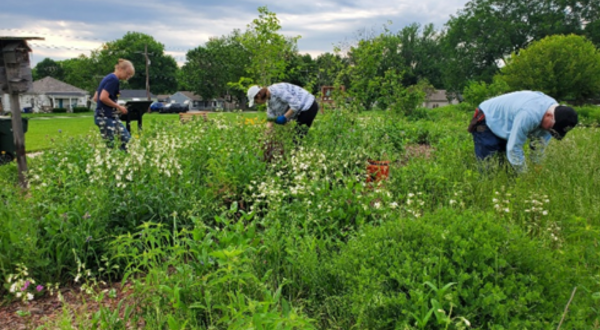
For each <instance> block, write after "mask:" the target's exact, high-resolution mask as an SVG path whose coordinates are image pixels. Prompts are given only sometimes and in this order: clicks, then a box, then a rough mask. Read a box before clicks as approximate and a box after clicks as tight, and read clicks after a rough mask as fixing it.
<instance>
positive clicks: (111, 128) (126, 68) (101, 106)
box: [93, 59, 135, 150]
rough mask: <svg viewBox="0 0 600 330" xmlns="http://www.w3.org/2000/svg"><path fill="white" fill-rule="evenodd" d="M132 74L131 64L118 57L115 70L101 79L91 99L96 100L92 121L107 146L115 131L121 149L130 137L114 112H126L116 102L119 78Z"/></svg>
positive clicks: (110, 142) (124, 147) (127, 77)
mask: <svg viewBox="0 0 600 330" xmlns="http://www.w3.org/2000/svg"><path fill="white" fill-rule="evenodd" d="M134 74H135V69H134V68H133V64H132V63H131V62H130V61H128V60H123V59H119V63H118V64H117V65H115V71H114V72H113V73H111V74H109V75H107V76H106V77H104V79H102V81H101V82H100V86H98V89H97V90H96V93H95V94H94V97H93V100H94V101H95V102H96V112H95V113H94V123H95V124H96V125H97V126H98V127H99V128H100V133H101V134H102V138H104V139H106V140H107V141H108V145H109V147H111V146H112V143H113V141H114V135H115V132H116V133H118V134H119V135H120V138H121V149H122V150H126V144H127V142H129V140H130V139H131V134H130V133H129V131H127V128H125V126H124V125H123V123H121V122H120V121H118V119H117V116H116V115H115V113H114V112H120V113H121V114H127V108H126V107H124V106H122V105H119V104H118V103H117V100H118V97H119V90H120V81H119V80H128V79H129V78H131V77H133V75H134Z"/></svg>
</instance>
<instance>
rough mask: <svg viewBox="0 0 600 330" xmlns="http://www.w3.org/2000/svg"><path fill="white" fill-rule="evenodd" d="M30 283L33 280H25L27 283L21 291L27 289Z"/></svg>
mask: <svg viewBox="0 0 600 330" xmlns="http://www.w3.org/2000/svg"><path fill="white" fill-rule="evenodd" d="M29 284H31V282H29V281H25V285H24V286H23V287H22V288H21V291H25V290H27V288H28V287H29Z"/></svg>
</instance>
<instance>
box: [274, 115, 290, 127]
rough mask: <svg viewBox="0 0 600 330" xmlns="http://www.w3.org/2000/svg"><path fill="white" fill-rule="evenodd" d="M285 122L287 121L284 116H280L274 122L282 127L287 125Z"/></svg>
mask: <svg viewBox="0 0 600 330" xmlns="http://www.w3.org/2000/svg"><path fill="white" fill-rule="evenodd" d="M287 121H288V119H287V118H286V117H285V116H284V115H281V116H279V117H277V119H276V120H275V123H276V124H279V125H283V124H285V123H287Z"/></svg>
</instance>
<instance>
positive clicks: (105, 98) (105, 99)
mask: <svg viewBox="0 0 600 330" xmlns="http://www.w3.org/2000/svg"><path fill="white" fill-rule="evenodd" d="M100 101H101V102H102V103H104V104H106V105H108V106H109V107H111V108H115V109H119V110H120V111H121V113H122V114H124V115H125V114H127V108H125V107H124V106H122V105H119V104H118V103H116V102H115V101H113V100H111V99H110V95H109V94H108V92H107V91H106V89H103V90H102V92H100Z"/></svg>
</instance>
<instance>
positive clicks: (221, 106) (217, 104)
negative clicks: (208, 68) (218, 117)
mask: <svg viewBox="0 0 600 330" xmlns="http://www.w3.org/2000/svg"><path fill="white" fill-rule="evenodd" d="M169 100H170V102H177V103H179V104H189V105H190V110H202V111H215V110H219V111H223V110H225V111H227V110H233V109H234V108H235V104H234V103H232V102H228V101H227V100H225V99H224V98H213V99H208V100H205V99H203V98H202V96H200V95H197V94H195V93H193V92H188V91H180V92H177V93H175V94H173V95H171V96H170V97H169Z"/></svg>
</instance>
